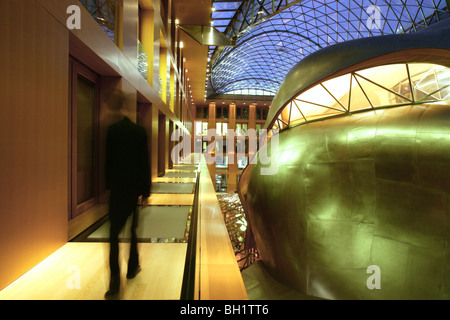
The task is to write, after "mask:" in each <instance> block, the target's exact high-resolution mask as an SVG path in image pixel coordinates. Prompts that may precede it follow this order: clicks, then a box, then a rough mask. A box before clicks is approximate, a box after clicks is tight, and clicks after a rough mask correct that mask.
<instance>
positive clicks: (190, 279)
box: [180, 170, 200, 300]
mask: <svg viewBox="0 0 450 320" xmlns="http://www.w3.org/2000/svg"><path fill="white" fill-rule="evenodd" d="M199 182H200V170H198V172H197V178H196V183H195V193H194V203H193V209H192V215H191V224H190V228H189V238H188V246H187V252H186V261H185V264H184V275H183V284H182V287H181V295H180V299H181V300H194V298H195V267H196V259H197V226H198V212H199V201H198V196H199V186H200V183H199Z"/></svg>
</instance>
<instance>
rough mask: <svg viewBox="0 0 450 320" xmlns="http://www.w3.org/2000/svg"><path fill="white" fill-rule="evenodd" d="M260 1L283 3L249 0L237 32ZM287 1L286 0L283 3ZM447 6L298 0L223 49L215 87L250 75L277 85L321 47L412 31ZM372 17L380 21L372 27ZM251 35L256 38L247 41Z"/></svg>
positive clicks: (268, 4) (269, 5)
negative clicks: (305, 58)
mask: <svg viewBox="0 0 450 320" xmlns="http://www.w3.org/2000/svg"><path fill="white" fill-rule="evenodd" d="M252 2H253V3H252ZM288 2H289V3H291V2H292V1H288ZM261 4H262V5H263V7H264V10H265V11H268V12H272V11H269V9H270V10H273V8H274V7H277V6H278V5H280V1H274V2H272V1H263V0H260V1H259V2H258V3H256V2H255V0H252V1H248V2H247V3H246V4H245V5H244V8H243V10H242V11H241V13H240V17H239V19H238V20H237V21H236V23H235V24H234V26H233V27H234V28H235V31H234V32H239V31H242V30H244V29H245V28H246V27H247V26H248V25H249V23H253V22H255V21H256V20H255V9H254V8H257V9H258V10H260V9H261V8H260V5H261ZM435 4H436V7H435ZM284 5H285V3H284V1H283V3H281V6H282V7H283V6H284ZM374 6H376V7H374ZM405 6H406V7H405ZM370 7H372V9H370ZM445 7H446V3H445V1H442V0H434V1H433V0H423V1H422V0H415V1H413V0H408V1H407V5H406V2H404V1H403V2H402V1H400V0H392V1H386V0H385V1H380V0H364V1H356V0H355V1H354V0H344V1H334V0H323V1H317V0H314V1H312V0H304V1H301V2H298V3H296V4H295V5H293V6H291V7H289V8H287V9H285V10H284V11H281V12H280V13H278V14H276V15H274V16H272V17H271V18H269V19H268V20H266V21H264V22H261V23H259V24H256V25H254V26H253V27H252V28H251V29H249V30H248V31H246V32H245V33H243V34H240V35H239V37H238V39H237V45H236V47H235V48H232V49H230V50H223V51H222V52H221V54H220V55H219V56H218V57H217V59H216V60H215V61H214V64H213V74H212V81H213V84H214V88H215V89H216V90H217V92H218V93H224V92H226V90H227V89H226V88H227V87H228V86H227V83H231V82H233V83H234V85H233V86H236V83H239V84H240V85H242V86H243V87H242V88H245V83H246V82H247V83H248V80H245V79H248V78H249V75H250V76H258V77H260V78H267V79H270V83H271V84H272V86H273V84H274V83H278V85H280V84H281V82H282V81H283V79H284V77H285V76H286V74H287V72H288V71H289V70H290V69H291V68H292V67H293V66H294V65H295V64H296V63H298V62H299V61H300V60H301V59H303V58H304V57H305V56H307V55H309V54H311V53H312V52H314V51H316V50H318V49H320V48H323V47H326V46H329V45H332V44H335V43H338V42H343V41H347V40H352V39H357V38H361V37H369V36H374V35H383V34H392V33H401V32H412V31H415V30H416V29H418V28H419V27H421V25H424V24H426V23H429V22H428V21H424V19H425V20H426V19H428V20H430V21H431V16H433V15H435V16H436V17H437V15H438V14H439V13H440V12H442V10H443V9H444V8H445ZM374 8H376V10H374ZM264 14H266V12H265V13H264ZM369 19H372V20H373V19H379V21H377V23H376V24H374V25H372V28H369V27H368V20H369ZM435 20H437V18H435ZM237 28H238V29H237ZM275 31H276V32H275ZM231 32H233V31H231ZM264 33H266V34H267V35H263V34H264ZM249 39H251V41H250V43H249V45H247V44H246V42H247V41H249ZM248 51H250V52H251V54H248ZM256 52H257V54H256ZM262 57H267V58H266V59H262ZM226 61H229V62H232V63H226ZM237 61H239V64H236V62H237ZM245 61H246V63H245ZM224 66H226V67H227V68H231V70H230V72H225V68H223V67H224ZM236 80H238V82H236ZM258 83H262V82H261V81H259V82H258ZM249 85H250V84H249ZM252 85H255V84H254V83H253V84H252ZM255 89H256V88H255ZM259 89H262V90H263V89H264V88H262V87H261V88H259ZM271 90H272V89H271Z"/></svg>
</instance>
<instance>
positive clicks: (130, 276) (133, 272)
mask: <svg viewBox="0 0 450 320" xmlns="http://www.w3.org/2000/svg"><path fill="white" fill-rule="evenodd" d="M140 271H141V266H139V265H138V266H137V267H136V268H135V269H134V270H128V272H127V279H133V278H134V277H136V275H137V274H138V273H139V272H140Z"/></svg>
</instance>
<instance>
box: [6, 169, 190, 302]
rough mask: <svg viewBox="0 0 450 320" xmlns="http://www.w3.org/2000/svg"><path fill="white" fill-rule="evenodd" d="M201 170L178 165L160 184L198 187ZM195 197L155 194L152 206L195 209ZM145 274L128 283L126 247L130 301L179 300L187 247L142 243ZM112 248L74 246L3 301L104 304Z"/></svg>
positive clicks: (125, 295) (123, 246) (125, 287)
mask: <svg viewBox="0 0 450 320" xmlns="http://www.w3.org/2000/svg"><path fill="white" fill-rule="evenodd" d="M187 173H189V174H190V175H192V174H193V173H195V167H193V166H192V165H191V166H187V165H175V166H174V169H170V170H167V176H165V177H160V178H157V179H155V181H153V182H155V183H167V184H172V185H173V184H174V183H189V184H192V183H195V177H191V176H190V177H185V176H186V175H187ZM193 201H194V193H193V192H192V193H189V194H181V193H151V195H150V198H149V204H150V205H151V206H156V205H158V206H162V205H163V206H192V205H193ZM138 248H139V260H140V264H141V267H142V271H141V272H140V273H139V274H138V275H137V276H136V278H134V279H132V280H127V279H126V271H127V270H126V269H127V259H128V253H129V244H128V243H126V242H124V243H120V264H121V273H122V277H121V279H122V283H121V293H120V296H119V298H120V299H124V300H153V299H155V300H171V299H174V300H178V299H180V293H181V286H182V281H183V273H184V266H185V259H186V250H187V243H148V242H145V243H139V244H138ZM108 255H109V244H108V243H107V242H99V241H94V242H92V241H83V242H68V243H67V244H65V245H64V246H63V247H61V248H60V249H59V250H57V251H56V252H54V253H53V254H52V255H50V256H49V257H48V258H47V259H45V260H44V261H42V262H41V263H40V264H38V265H37V266H35V267H34V268H33V269H31V270H30V271H29V272H27V273H26V274H24V275H23V276H22V277H20V278H19V279H17V280H16V281H15V282H13V283H12V284H10V285H9V286H8V287H6V288H5V289H3V290H2V291H0V300H16V299H19V300H35V299H37V300H54V299H56V300H86V299H87V300H101V299H104V294H105V292H106V291H107V289H108V286H109V262H108V261H109V258H108Z"/></svg>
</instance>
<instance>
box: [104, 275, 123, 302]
mask: <svg viewBox="0 0 450 320" xmlns="http://www.w3.org/2000/svg"><path fill="white" fill-rule="evenodd" d="M119 292H120V275H112V276H111V280H110V282H109V290H108V291H106V293H105V299H115V298H117V297H118V294H119Z"/></svg>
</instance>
